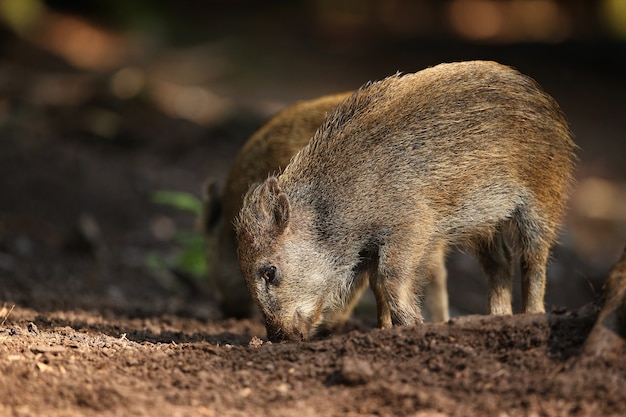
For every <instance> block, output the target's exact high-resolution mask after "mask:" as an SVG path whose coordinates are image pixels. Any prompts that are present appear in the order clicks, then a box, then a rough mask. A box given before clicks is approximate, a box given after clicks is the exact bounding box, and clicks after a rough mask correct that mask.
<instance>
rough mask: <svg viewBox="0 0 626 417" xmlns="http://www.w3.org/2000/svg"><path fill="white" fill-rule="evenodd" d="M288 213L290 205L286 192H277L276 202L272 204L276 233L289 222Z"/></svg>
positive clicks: (281, 230)
mask: <svg viewBox="0 0 626 417" xmlns="http://www.w3.org/2000/svg"><path fill="white" fill-rule="evenodd" d="M290 214H291V205H290V204H289V198H287V194H285V193H280V194H278V198H277V199H276V204H275V205H274V221H275V225H276V229H277V230H276V231H277V233H278V234H281V233H282V232H284V231H285V229H286V228H287V225H288V224H289V216H290Z"/></svg>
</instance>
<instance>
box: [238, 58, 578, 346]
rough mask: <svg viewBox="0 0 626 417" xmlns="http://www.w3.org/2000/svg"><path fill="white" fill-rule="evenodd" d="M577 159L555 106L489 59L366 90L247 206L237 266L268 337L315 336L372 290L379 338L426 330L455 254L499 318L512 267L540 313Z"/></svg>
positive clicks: (508, 297)
mask: <svg viewBox="0 0 626 417" xmlns="http://www.w3.org/2000/svg"><path fill="white" fill-rule="evenodd" d="M574 151H575V145H574V143H573V142H572V140H571V134H570V130H569V128H568V125H567V122H566V120H565V117H564V115H563V113H562V112H561V110H560V108H559V106H558V105H557V103H556V102H555V100H554V99H553V98H551V97H550V96H549V95H548V94H546V93H545V92H544V91H543V90H542V89H541V88H540V87H539V86H538V85H537V84H536V83H535V82H534V81H533V80H532V79H531V78H529V77H527V76H525V75H522V74H520V73H519V72H517V71H516V70H514V69H511V68H509V67H506V66H503V65H500V64H498V63H495V62H484V61H471V62H461V63H451V64H441V65H438V66H435V67H432V68H429V69H426V70H423V71H420V72H417V73H414V74H407V75H395V76H391V77H389V78H386V79H384V80H382V81H379V82H374V83H368V84H366V85H364V86H363V87H362V88H360V89H359V90H358V91H357V92H355V93H354V94H353V95H352V96H350V97H349V98H348V99H347V100H345V101H344V102H342V103H341V104H340V105H339V106H337V107H336V108H335V109H334V110H333V111H332V112H331V113H330V114H329V115H328V116H327V117H326V119H325V120H324V122H323V123H322V125H321V127H320V128H319V129H318V130H317V132H316V133H315V136H314V137H313V139H312V140H311V141H310V142H309V144H308V145H307V146H306V147H305V148H304V149H303V150H301V151H300V152H298V153H297V155H296V156H295V157H294V158H293V159H292V160H291V162H290V163H289V165H288V166H287V167H286V168H285V170H284V171H283V172H282V174H280V175H279V176H277V177H274V176H272V177H270V178H268V179H267V180H266V181H265V182H264V183H262V184H260V185H257V186H254V187H252V188H251V189H250V190H249V192H248V193H247V195H246V197H245V199H244V202H243V207H242V210H241V212H240V215H239V217H238V219H237V222H236V231H237V239H238V249H237V251H238V257H239V261H240V265H241V270H242V273H243V275H244V278H245V280H246V283H247V286H248V289H249V291H250V293H251V294H252V297H253V298H254V299H255V300H256V301H257V302H258V304H259V306H260V309H261V311H262V313H263V315H264V317H265V321H266V328H267V332H268V337H269V338H270V339H272V340H281V339H287V340H301V339H306V338H308V337H310V336H312V335H314V334H315V333H316V331H317V330H318V329H320V328H322V327H325V326H326V325H327V324H328V320H329V318H330V317H332V316H333V314H334V312H336V311H337V310H340V309H342V308H344V306H345V305H348V304H350V303H352V302H353V298H354V297H355V294H358V293H359V291H360V290H361V289H362V287H363V286H364V285H367V283H369V285H370V287H371V288H372V290H373V292H374V295H375V298H376V304H377V310H378V324H379V326H380V327H381V328H388V327H391V326H394V325H415V324H419V323H421V322H422V314H421V310H420V305H419V304H420V300H421V298H422V293H423V289H424V288H425V286H426V285H427V284H429V283H431V282H436V283H438V285H437V286H438V287H439V288H445V281H446V272H445V267H444V265H443V263H444V257H445V254H446V251H447V250H448V248H449V247H450V246H461V247H465V248H467V249H469V250H472V251H473V252H474V253H475V254H476V256H477V257H478V260H479V261H480V264H481V265H482V267H483V270H484V273H485V275H486V277H487V280H488V287H489V290H488V303H489V306H488V308H489V312H490V313H491V314H511V313H512V307H511V302H512V280H513V270H514V260H516V259H517V258H519V263H520V270H521V285H522V312H524V313H540V312H544V305H543V299H544V288H545V280H546V263H547V261H548V257H549V251H550V247H551V246H552V244H553V243H554V242H555V239H556V236H557V232H558V226H559V223H560V219H561V217H562V212H563V209H564V204H565V200H566V197H567V192H568V189H569V186H570V182H571V177H572V170H573V166H574V163H575V159H576V158H575V154H574Z"/></svg>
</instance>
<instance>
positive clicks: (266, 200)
mask: <svg viewBox="0 0 626 417" xmlns="http://www.w3.org/2000/svg"><path fill="white" fill-rule="evenodd" d="M264 188H265V190H264V191H265V192H264V193H263V194H264V195H263V197H262V200H263V206H264V207H263V211H265V213H267V215H268V217H269V218H270V222H271V223H272V229H273V232H274V233H276V234H281V233H282V232H283V231H284V230H285V228H286V227H287V224H288V223H289V214H290V210H291V208H290V205H289V198H288V197H287V195H286V194H285V193H283V192H282V191H281V190H280V186H279V185H278V180H277V179H276V177H270V178H268V179H267V181H266V183H265V187H264Z"/></svg>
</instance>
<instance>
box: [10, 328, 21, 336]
mask: <svg viewBox="0 0 626 417" xmlns="http://www.w3.org/2000/svg"><path fill="white" fill-rule="evenodd" d="M21 335H22V328H21V327H17V326H15V327H11V330H9V336H21Z"/></svg>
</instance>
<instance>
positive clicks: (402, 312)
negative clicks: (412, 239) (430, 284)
mask: <svg viewBox="0 0 626 417" xmlns="http://www.w3.org/2000/svg"><path fill="white" fill-rule="evenodd" d="M412 247H413V245H410V244H408V245H407V242H400V243H399V244H397V245H390V244H388V243H387V244H385V245H383V246H382V247H381V248H380V249H379V256H378V268H377V271H376V273H375V274H372V276H370V284H371V287H372V290H373V291H374V296H375V297H376V305H377V307H378V325H379V327H380V328H382V329H387V328H390V327H392V326H398V325H400V326H411V325H415V324H420V323H422V322H423V321H424V320H423V318H422V314H421V312H420V309H419V303H418V299H419V295H420V292H421V285H420V284H421V282H420V277H421V278H422V279H423V278H424V277H426V276H427V275H428V274H429V270H428V265H422V262H420V259H418V258H419V257H418V256H416V254H419V253H420V252H419V251H412V250H411V248H412Z"/></svg>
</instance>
